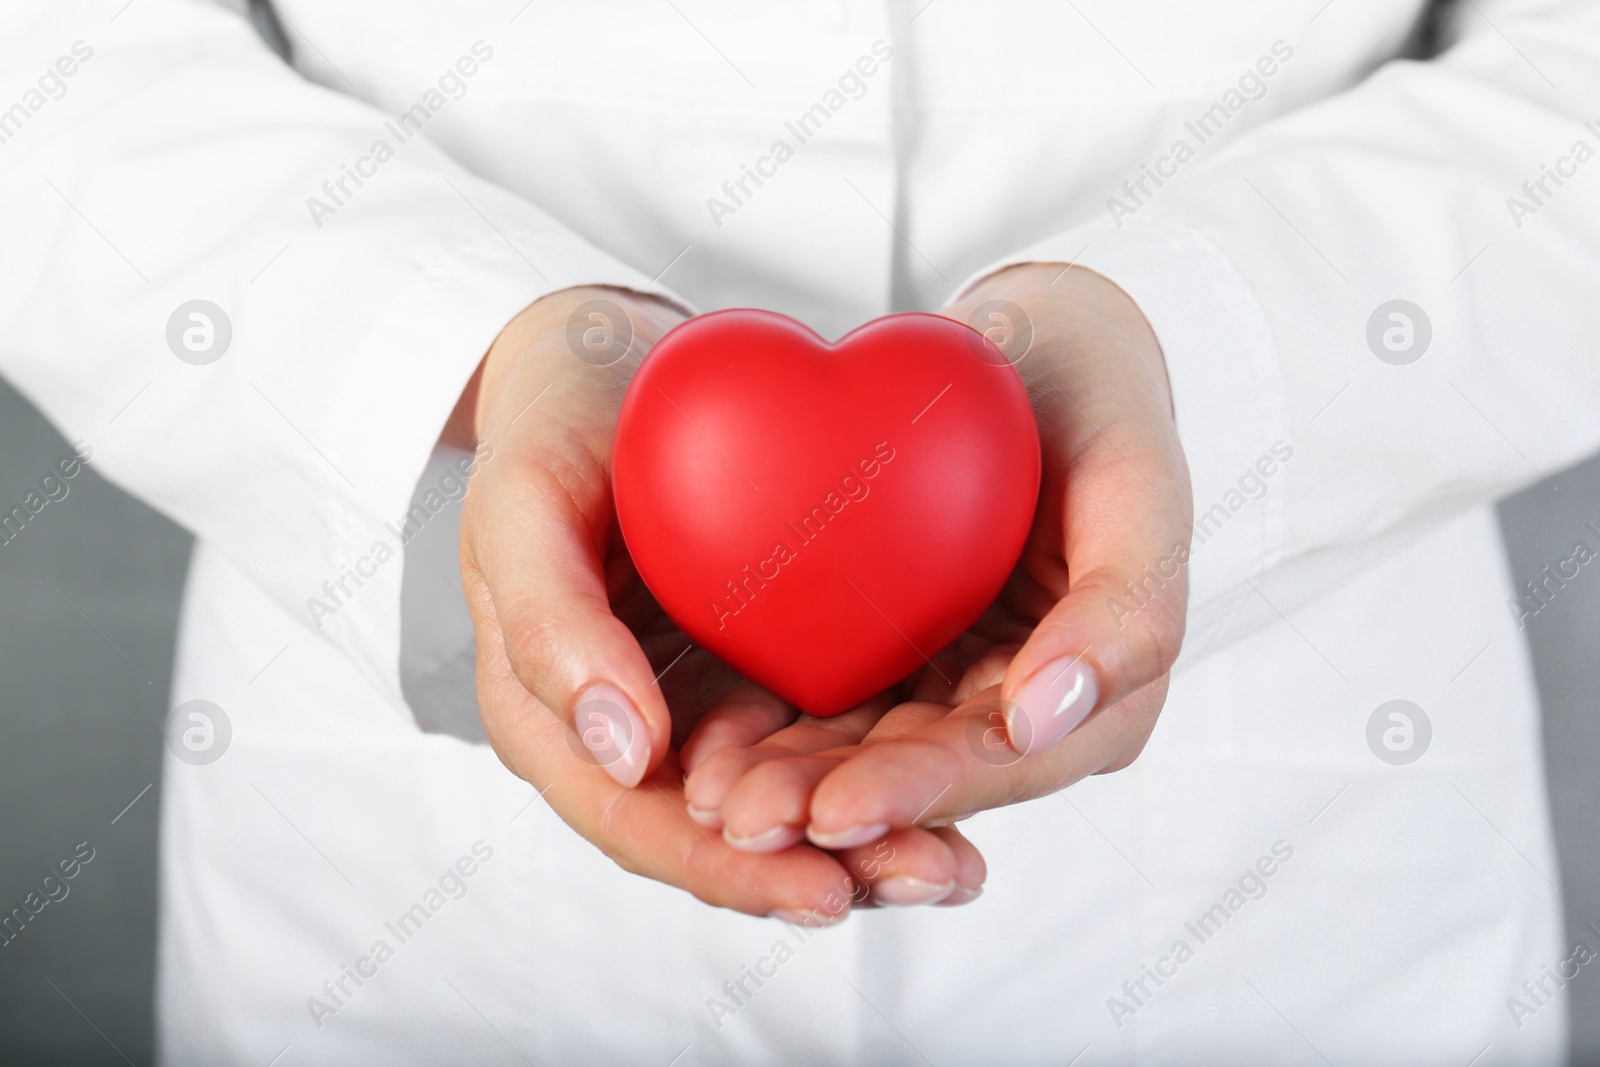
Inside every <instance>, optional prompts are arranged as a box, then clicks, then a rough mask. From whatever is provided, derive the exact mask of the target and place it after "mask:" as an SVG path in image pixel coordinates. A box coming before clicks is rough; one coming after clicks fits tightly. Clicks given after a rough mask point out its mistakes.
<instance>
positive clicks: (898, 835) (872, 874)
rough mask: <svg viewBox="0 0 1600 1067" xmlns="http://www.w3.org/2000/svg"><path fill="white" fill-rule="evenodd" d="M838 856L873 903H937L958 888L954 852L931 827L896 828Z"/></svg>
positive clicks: (902, 904) (903, 904) (896, 904)
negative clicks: (928, 828)
mask: <svg viewBox="0 0 1600 1067" xmlns="http://www.w3.org/2000/svg"><path fill="white" fill-rule="evenodd" d="M835 856H836V858H837V859H838V860H839V862H840V863H841V864H843V865H844V869H845V870H847V871H849V872H850V874H851V876H852V877H854V878H855V879H856V881H857V882H859V883H860V884H861V886H862V887H864V888H865V890H866V892H867V898H868V899H869V900H870V901H871V903H873V904H878V905H888V906H891V907H897V906H906V905H911V904H936V903H938V902H939V901H942V900H945V899H947V898H949V896H950V895H951V894H952V893H954V892H955V890H956V873H957V870H958V868H959V866H960V864H959V862H958V861H957V859H956V854H955V851H954V850H953V849H952V848H951V847H950V844H949V843H948V842H947V841H946V840H945V839H944V838H942V837H940V836H939V835H937V834H935V833H933V832H932V831H929V830H915V829H913V830H897V831H893V832H891V833H889V834H887V835H886V836H884V837H881V838H879V839H878V840H876V841H874V842H872V843H870V844H865V845H861V846H859V847H856V848H849V849H844V850H842V851H840V852H838V853H836V854H835ZM978 884H979V885H982V882H981V881H980V882H979V883H978Z"/></svg>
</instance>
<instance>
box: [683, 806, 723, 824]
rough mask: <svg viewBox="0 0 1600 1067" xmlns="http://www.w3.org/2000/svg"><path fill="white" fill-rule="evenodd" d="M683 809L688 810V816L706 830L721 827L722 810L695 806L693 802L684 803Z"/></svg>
mask: <svg viewBox="0 0 1600 1067" xmlns="http://www.w3.org/2000/svg"><path fill="white" fill-rule="evenodd" d="M684 809H685V810H686V811H688V813H689V818H691V819H693V820H694V821H695V822H697V823H699V824H700V825H701V826H704V827H705V828H706V829H707V830H720V829H722V812H720V811H716V810H707V809H706V808H697V807H695V806H694V805H693V804H689V803H685V804H684Z"/></svg>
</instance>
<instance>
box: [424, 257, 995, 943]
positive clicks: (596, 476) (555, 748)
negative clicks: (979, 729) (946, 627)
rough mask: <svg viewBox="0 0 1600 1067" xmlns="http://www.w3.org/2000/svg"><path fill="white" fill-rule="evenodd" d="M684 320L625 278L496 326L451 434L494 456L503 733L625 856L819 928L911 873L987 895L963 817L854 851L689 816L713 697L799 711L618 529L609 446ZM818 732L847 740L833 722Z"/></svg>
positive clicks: (491, 727)
mask: <svg viewBox="0 0 1600 1067" xmlns="http://www.w3.org/2000/svg"><path fill="white" fill-rule="evenodd" d="M682 318H683V315H682V314H681V312H679V311H678V310H677V309H676V308H674V307H673V306H672V305H670V304H668V303H665V302H663V301H660V300H657V299H655V298H652V297H647V296H643V295H640V294H636V293H631V292H628V291H624V290H615V289H602V288H575V289H567V290H563V291H561V292H557V293H552V294H550V295H548V296H545V297H543V298H541V299H540V300H538V301H536V302H535V303H533V304H531V305H530V306H529V307H528V308H526V309H525V310H524V311H522V312H521V313H520V314H519V315H518V316H517V317H516V318H515V319H513V320H512V322H511V323H510V324H508V325H507V326H506V328H505V329H504V330H503V331H502V332H501V334H500V336H499V337H498V338H497V339H496V340H495V342H494V344H493V345H492V346H491V348H490V350H489V353H488V355H487V356H486V357H485V358H484V361H483V364H482V366H481V367H480V368H479V370H478V373H477V374H476V375H475V376H474V379H473V382H472V383H471V384H470V385H469V386H468V388H467V390H466V392H465V393H464V394H463V396H462V399H461V403H460V405H459V406H458V408H457V413H456V416H455V417H453V418H452V420H451V426H450V427H449V428H447V430H446V434H445V436H446V439H447V440H450V441H452V442H453V443H456V444H459V445H462V446H464V447H468V448H477V449H478V450H479V452H480V462H479V463H478V465H477V469H476V471H475V473H474V474H473V477H472V480H471V483H470V485H469V488H468V492H467V497H466V502H465V507H464V511H463V515H462V523H461V575H462V582H463V586H464V589H465V592H466V596H467V602H468V606H469V608H470V610H471V614H472V621H473V629H474V632H475V634H476V637H477V647H478V660H477V685H478V702H479V708H480V711H481V713H482V716H483V721H484V727H485V730H486V732H487V734H488V737H489V741H490V744H492V745H493V746H494V749H495V751H496V753H497V754H498V755H499V756H500V759H501V760H502V761H503V762H504V763H505V765H506V766H507V767H508V768H510V769H511V771H512V772H513V773H515V774H516V775H518V777H521V778H523V779H524V780H526V781H528V782H529V783H531V784H532V785H533V786H534V787H535V788H537V789H538V790H539V791H540V793H541V795H542V796H543V797H544V798H545V800H546V801H547V802H548V803H549V804H550V805H551V807H552V808H554V809H555V811H556V812H557V813H558V814H559V815H560V816H561V817H562V818H563V819H564V820H565V821H566V822H567V823H568V824H569V825H570V826H572V827H573V828H574V829H575V830H577V831H578V832H579V833H581V834H582V835H583V836H584V837H586V838H588V839H589V840H590V841H591V842H593V843H594V844H595V845H596V846H597V847H599V848H600V849H601V850H602V851H604V852H605V853H606V854H607V855H608V856H610V857H611V858H612V859H613V860H614V861H615V862H616V863H617V864H618V865H619V866H621V867H623V868H625V869H626V870H629V871H632V872H634V873H636V874H642V875H645V876H647V877H650V878H654V879H656V880H658V881H662V882H666V883H668V884H671V885H675V886H679V887H680V888H683V889H686V890H688V891H689V892H691V893H693V894H694V895H695V896H696V897H698V898H700V899H701V900H703V901H706V902H707V903H710V904H715V905H719V906H723V907H729V908H733V909H736V910H738V911H743V912H748V913H750V914H756V915H766V914H777V915H779V916H781V917H783V918H787V919H790V920H791V921H806V922H810V923H813V924H818V923H827V922H833V921H838V920H839V919H842V918H844V916H845V915H846V914H847V913H848V911H849V907H850V905H851V902H852V899H854V901H855V903H856V904H857V906H859V905H860V904H861V903H863V902H870V901H872V900H874V896H873V894H874V892H875V891H878V894H877V898H876V899H878V900H881V902H884V903H889V902H893V901H895V900H896V899H902V898H905V897H906V896H907V894H906V892H905V887H906V886H907V885H911V886H915V887H929V886H932V887H938V888H942V887H945V886H950V887H952V889H951V892H950V893H948V894H944V896H951V897H952V898H953V899H970V895H976V893H975V891H976V890H977V889H978V888H979V887H980V886H981V884H982V880H983V877H984V871H983V861H982V859H981V858H980V857H979V856H978V854H977V851H976V850H975V849H974V848H973V847H972V846H971V845H970V844H969V843H967V842H966V841H965V839H964V838H962V837H961V836H960V834H959V833H958V832H956V831H954V830H953V829H944V830H939V831H929V830H923V829H912V830H908V831H906V832H904V833H903V834H899V835H895V836H894V838H893V839H892V840H889V841H887V842H886V843H884V844H880V843H877V842H874V843H872V844H871V845H867V846H863V847H860V848H855V849H842V850H839V851H837V852H825V851H823V850H821V849H818V848H815V847H813V846H810V845H801V846H799V847H786V846H788V845H790V844H792V842H788V841H785V842H781V843H780V842H772V844H773V845H774V846H775V848H774V850H772V851H764V852H763V851H746V850H744V849H736V848H733V847H730V846H729V845H728V844H727V842H725V841H724V839H723V837H722V835H721V834H720V833H719V832H718V831H717V830H716V829H714V828H710V827H707V826H705V825H701V824H700V823H698V822H696V821H695V820H693V819H691V818H690V817H689V813H688V811H687V808H686V804H685V801H684V793H683V774H684V769H683V768H682V766H681V765H680V762H679V759H678V753H677V750H676V746H678V745H681V744H682V742H683V740H684V739H685V738H686V737H687V736H688V734H689V731H690V730H691V728H693V726H694V725H695V724H696V723H697V722H698V721H699V720H700V719H701V718H702V717H703V716H704V715H705V714H706V713H707V712H709V711H711V710H713V709H715V710H716V711H717V715H716V716H714V720H715V721H716V723H717V731H718V732H719V733H722V734H723V736H724V737H726V738H728V739H731V740H732V739H736V740H737V741H738V742H739V743H743V744H755V743H757V742H758V741H760V740H762V739H763V738H765V737H766V736H767V735H769V734H771V733H774V732H776V731H778V730H780V729H783V728H784V727H786V726H788V725H790V724H791V723H793V722H795V720H796V719H797V718H798V717H799V713H798V712H796V711H795V710H794V709H793V708H792V707H790V706H788V705H786V704H784V703H783V702H782V701H780V700H778V699H777V698H776V697H774V696H772V695H771V694H769V693H767V692H766V691H764V690H762V689H760V688H758V687H756V686H754V685H752V684H751V683H749V682H746V681H744V680H742V679H740V678H739V677H738V676H737V675H735V674H734V673H733V672H732V671H730V670H729V669H728V668H727V667H725V666H723V665H722V664H721V663H719V662H718V661H717V660H715V659H714V658H713V657H711V656H710V655H709V654H708V653H706V652H705V651H704V650H702V649H699V648H695V647H692V646H691V644H690V642H689V640H688V638H687V637H685V636H684V635H683V633H682V632H681V631H679V630H678V629H677V627H676V626H674V625H673V623H672V621H671V620H670V619H669V618H667V617H666V615H665V614H664V613H663V612H662V611H661V609H660V607H659V606H658V605H657V604H656V603H655V600H654V598H653V597H651V595H650V593H649V591H648V590H647V589H646V588H645V587H644V584H643V583H642V582H641V581H640V579H639V576H638V573H637V572H636V571H635V569H634V567H633V564H632V561H631V560H630V559H629V557H628V553H627V549H626V546H625V545H624V544H623V542H622V538H621V535H620V533H619V531H618V528H617V524H616V521H615V517H614V513H613V509H612V504H611V480H610V461H611V449H612V442H613V439H614V437H615V431H616V423H617V415H618V411H619V410H620V408H621V404H622V398H623V394H624V393H625V391H626V389H627V385H628V382H629V380H630V379H631V377H632V375H633V373H634V371H635V370H636V369H637V368H638V366H639V363H640V361H641V360H642V359H643V357H644V354H645V353H646V352H647V351H648V350H649V348H650V346H651V345H653V344H654V343H655V341H656V340H658V339H659V338H660V337H661V335H662V334H664V333H665V332H666V331H667V330H669V329H671V328H672V327H673V326H674V325H676V324H677V323H678V322H679V321H681V320H682ZM881 710H882V709H874V708H866V709H863V711H862V713H861V714H862V715H864V716H869V717H870V716H875V714H877V713H881ZM848 720H849V716H848V715H847V716H841V717H840V718H839V719H838V720H831V722H832V723H834V726H833V727H832V728H833V729H841V728H847V726H848ZM814 733H816V734H817V738H819V739H820V740H819V739H813V741H814V743H818V744H823V745H824V747H831V745H830V744H829V743H828V742H827V740H826V738H827V736H828V728H827V726H826V725H824V726H823V727H822V728H820V729H819V731H814ZM690 758H691V760H692V759H693V756H692V754H691V757H690ZM748 844H749V843H745V845H746V847H748ZM957 887H959V889H962V890H966V891H968V894H970V895H968V894H963V893H961V892H958V891H957ZM910 895H911V896H916V895H918V894H917V893H912V894H910ZM920 895H922V896H924V897H927V896H931V895H933V894H931V893H929V892H926V891H924V892H922V893H921V894H920ZM942 898H943V897H941V899H942Z"/></svg>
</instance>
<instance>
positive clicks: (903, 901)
mask: <svg viewBox="0 0 1600 1067" xmlns="http://www.w3.org/2000/svg"><path fill="white" fill-rule="evenodd" d="M955 887H956V884H955V882H953V881H951V882H943V883H935V882H927V881H924V880H923V879H921V878H907V877H904V876H898V877H895V878H885V879H884V880H883V881H881V882H875V883H873V886H872V899H873V900H876V901H877V902H878V903H879V904H888V905H891V906H900V905H909V904H932V903H934V902H936V901H940V900H943V899H944V898H945V897H947V896H949V895H950V893H951V892H952V891H953V890H954V889H955Z"/></svg>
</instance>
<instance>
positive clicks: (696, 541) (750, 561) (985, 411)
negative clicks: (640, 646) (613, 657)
mask: <svg viewBox="0 0 1600 1067" xmlns="http://www.w3.org/2000/svg"><path fill="white" fill-rule="evenodd" d="M612 475H613V482H614V491H615V494H616V503H617V518H618V520H619V522H620V523H621V526H622V533H623V537H624V539H625V540H626V541H627V544H628V550H629V552H630V553H631V554H632V556H633V561H634V564H635V565H636V566H637V567H638V569H639V575H640V577H641V578H643V579H644V583H645V585H646V586H648V587H649V589H650V591H651V592H652V593H653V594H655V597H656V600H657V601H658V602H659V603H660V604H661V606H662V608H663V609H665V611H666V612H667V614H668V615H670V616H671V617H672V619H673V621H675V622H676V623H677V624H678V625H679V626H680V627H682V628H683V631H684V633H686V634H688V635H689V637H690V638H691V639H692V640H693V641H694V642H695V643H696V644H699V645H701V646H702V647H704V648H706V649H707V650H709V651H710V652H712V653H713V654H714V655H716V656H717V657H718V658H720V659H721V660H723V662H725V663H727V664H729V665H730V666H732V667H734V668H735V669H736V670H738V671H739V672H741V673H742V674H743V675H744V676H745V677H747V678H749V679H751V680H752V681H754V682H757V683H758V684H760V685H763V686H765V687H767V688H768V689H770V690H771V691H772V692H774V693H776V694H777V695H779V696H780V697H783V698H784V699H785V700H788V701H790V702H791V703H793V704H795V705H796V706H797V707H799V708H801V709H802V710H804V711H807V712H809V713H811V714H812V715H836V714H838V713H839V712H841V711H846V710H848V709H849V708H852V707H854V706H855V705H857V704H858V703H860V702H861V701H862V700H864V699H866V698H867V697H870V696H872V695H873V694H874V693H877V692H878V691H880V690H882V689H883V688H885V687H886V686H889V685H891V684H893V683H894V682H896V681H898V680H899V679H901V678H904V677H905V676H906V675H908V674H910V673H911V671H913V670H914V669H916V668H917V667H920V666H921V665H922V664H923V663H924V662H925V661H926V660H927V657H929V656H932V655H933V654H934V653H936V652H938V651H939V650H940V649H942V648H943V647H944V646H945V645H947V644H949V643H950V642H951V641H952V640H954V639H955V637H956V636H957V635H958V634H960V633H961V632H962V631H963V630H965V629H966V628H967V627H968V626H969V625H971V624H972V623H973V622H974V621H975V620H976V619H977V618H978V616H979V615H981V614H982V613H983V610H984V609H985V608H986V607H988V606H989V604H990V603H992V602H993V600H994V598H995V596H996V595H997V594H998V593H999V592H1000V588H1001V586H1002V585H1004V583H1005V580H1006V578H1007V576H1008V575H1009V574H1010V573H1011V569H1012V567H1013V566H1014V565H1015V563H1016V561H1017V557H1018V555H1019V554H1020V553H1021V551H1022V545H1023V542H1024V540H1026V538H1027V535H1028V528H1029V526H1030V525H1031V524H1032V521H1033V510H1034V504H1035V501H1036V500H1037V499H1038V493H1039V433H1038V429H1037V427H1036V426H1035V424H1034V420H1033V408H1032V407H1031V406H1030V404H1029V402H1028V394H1027V391H1026V390H1025V389H1024V388H1023V385H1022V381H1021V379H1019V378H1018V377H1017V372H1016V371H1015V370H1014V369H1013V368H1012V367H1011V365H1010V364H1009V363H1007V362H1006V359H1005V357H1004V356H1003V355H1001V353H1000V351H999V349H997V348H995V346H994V345H993V344H991V343H990V342H989V341H988V340H987V339H986V338H984V337H983V336H982V335H981V334H979V333H978V332H977V331H975V330H973V329H971V328H969V327H967V326H964V325H962V324H961V323H959V322H956V321H954V320H952V319H947V318H943V317H941V316H938V315H924V314H903V315H890V316H888V317H886V318H881V319H877V320H875V321H873V322H869V323H867V324H866V325H865V326H862V327H861V328H860V329H858V330H855V331H854V332H853V333H851V334H849V335H848V336H846V337H845V338H844V339H842V340H841V341H839V342H838V343H837V344H832V345H830V344H829V343H828V342H826V341H824V340H823V339H822V338H821V337H819V336H817V335H816V334H815V333H813V332H812V331H811V330H809V329H808V328H806V327H805V326H803V325H801V324H800V323H798V322H796V321H795V320H793V319H791V318H788V317H787V316H784V315H778V314H775V313H773V312H769V311H753V310H733V311H718V312H714V313H712V314H709V315H701V316H699V317H698V318H694V319H690V320H689V321H688V322H685V323H683V324H682V325H680V326H678V327H677V328H676V329H674V330H672V331H671V332H670V333H668V334H667V335H666V336H665V337H663V338H662V339H661V340H660V341H659V342H658V343H657V344H656V346H655V348H654V349H653V350H652V351H651V352H650V354H649V356H647V357H646V358H645V360H644V363H643V365H641V367H640V368H639V372H638V374H637V375H636V376H635V377H634V379H633V384H632V385H631V386H629V388H628V395H627V397H626V399H625V400H624V401H623V404H622V414H621V420H620V421H619V423H618V425H617V441H616V452H615V455H614V456H613V461H612Z"/></svg>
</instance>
